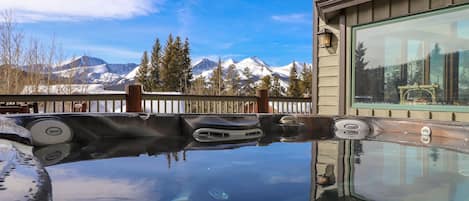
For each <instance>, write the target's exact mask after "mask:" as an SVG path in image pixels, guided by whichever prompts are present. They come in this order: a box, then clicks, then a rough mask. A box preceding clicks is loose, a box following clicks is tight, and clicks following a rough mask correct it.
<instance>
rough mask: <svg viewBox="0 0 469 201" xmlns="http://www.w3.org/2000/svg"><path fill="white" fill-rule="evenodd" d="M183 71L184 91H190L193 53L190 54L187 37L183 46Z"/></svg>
mask: <svg viewBox="0 0 469 201" xmlns="http://www.w3.org/2000/svg"><path fill="white" fill-rule="evenodd" d="M182 51H183V73H184V75H183V76H184V77H183V79H184V82H183V83H184V86H183V90H182V92H188V91H189V89H190V87H191V80H192V67H191V56H190V55H191V54H190V45H189V39H188V38H186V40H185V41H184V47H183V50H182Z"/></svg>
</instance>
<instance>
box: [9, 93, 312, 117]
mask: <svg viewBox="0 0 469 201" xmlns="http://www.w3.org/2000/svg"><path fill="white" fill-rule="evenodd" d="M129 91H131V90H127V92H126V93H121V94H86V95H0V105H2V104H3V105H23V104H28V105H32V104H34V105H37V108H36V110H37V111H38V112H39V113H56V112H149V113H162V114H176V113H179V114H180V113H216V114H221V113H257V112H260V113H267V112H268V113H296V114H310V113H311V108H312V105H311V98H288V97H260V96H200V95H179V94H157V93H141V92H139V91H138V89H137V92H136V93H135V90H134V91H133V92H132V91H131V92H129ZM129 94H131V95H129ZM261 104H263V105H261ZM136 108H137V109H136Z"/></svg>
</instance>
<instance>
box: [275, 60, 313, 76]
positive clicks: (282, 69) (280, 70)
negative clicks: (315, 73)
mask: <svg viewBox="0 0 469 201" xmlns="http://www.w3.org/2000/svg"><path fill="white" fill-rule="evenodd" d="M295 65H296V70H297V72H298V74H299V75H300V74H301V71H303V64H302V63H300V62H295ZM306 65H307V66H308V67H310V68H311V64H306ZM292 67H293V62H292V63H289V64H288V65H285V66H279V67H272V68H271V69H272V70H273V71H274V73H277V74H278V75H279V76H280V77H289V76H290V70H291V68H292Z"/></svg>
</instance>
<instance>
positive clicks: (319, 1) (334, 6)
mask: <svg viewBox="0 0 469 201" xmlns="http://www.w3.org/2000/svg"><path fill="white" fill-rule="evenodd" d="M370 1H372V0H316V1H315V3H316V8H317V11H318V16H319V17H321V18H323V19H325V20H327V19H329V18H331V17H332V16H335V14H337V13H339V12H340V11H341V10H343V9H345V8H349V7H352V6H356V5H359V4H363V3H367V2H370Z"/></svg>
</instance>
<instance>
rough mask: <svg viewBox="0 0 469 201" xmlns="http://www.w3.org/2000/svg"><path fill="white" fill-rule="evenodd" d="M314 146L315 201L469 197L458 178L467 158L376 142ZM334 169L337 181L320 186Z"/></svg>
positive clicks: (467, 181)
mask: <svg viewBox="0 0 469 201" xmlns="http://www.w3.org/2000/svg"><path fill="white" fill-rule="evenodd" d="M357 144H360V146H358V145H357ZM317 146H318V148H317V152H316V153H317V160H316V161H315V168H316V171H317V175H318V177H317V181H316V189H315V195H314V197H315V198H316V199H317V200H466V199H467V197H468V196H469V192H467V191H466V190H463V189H467V188H468V187H469V177H467V176H465V175H464V174H461V171H464V170H465V169H466V168H467V167H469V160H468V159H469V157H468V155H467V154H463V153H458V152H454V151H449V150H445V149H439V148H436V147H432V148H427V147H413V146H406V145H400V144H392V143H383V142H375V141H320V142H317ZM356 152H362V153H361V154H358V155H357V154H356ZM357 158H360V163H357V162H356V159H357ZM334 166H335V168H334V171H333V172H334V174H335V175H336V183H334V184H332V185H324V184H323V183H322V182H324V181H326V180H327V179H326V178H324V176H323V175H327V174H329V175H331V174H330V173H328V172H331V170H330V168H331V167H334Z"/></svg>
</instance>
